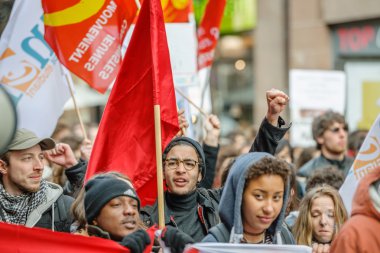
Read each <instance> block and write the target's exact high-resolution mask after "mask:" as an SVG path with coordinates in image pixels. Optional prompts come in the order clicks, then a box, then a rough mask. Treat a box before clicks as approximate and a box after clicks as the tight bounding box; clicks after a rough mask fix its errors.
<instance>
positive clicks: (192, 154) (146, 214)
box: [140, 90, 288, 241]
mask: <svg viewBox="0 0 380 253" xmlns="http://www.w3.org/2000/svg"><path fill="white" fill-rule="evenodd" d="M266 95H267V103H268V112H267V115H266V117H265V119H264V120H263V122H262V124H261V126H260V129H259V132H258V136H257V137H256V139H255V142H254V144H253V146H252V148H251V151H266V152H268V153H271V154H274V151H275V149H276V146H277V143H278V141H279V140H280V139H281V138H282V137H283V135H284V134H285V133H286V131H287V130H288V128H281V126H282V125H284V124H285V123H284V121H283V120H282V119H281V118H280V117H279V115H280V113H281V112H282V111H283V110H284V108H285V106H286V104H287V102H288V96H287V95H286V94H285V93H283V92H281V91H279V90H270V91H268V92H267V94H266ZM163 164H164V177H165V180H166V184H167V187H168V190H167V191H166V192H165V203H164V205H165V207H164V212H165V224H166V226H173V227H176V228H178V229H179V230H181V231H183V232H185V233H186V234H188V235H190V236H191V237H192V238H193V239H194V240H195V241H201V240H202V239H203V237H204V236H205V235H206V234H207V233H208V230H209V229H210V228H211V227H213V226H215V225H217V224H218V223H219V222H220V219H219V214H218V205H219V200H220V196H221V191H222V189H205V188H200V187H198V185H199V184H200V183H201V181H202V179H203V178H204V177H205V174H206V169H207V168H206V159H205V154H204V151H203V149H202V147H201V146H200V144H199V143H198V142H196V141H194V140H192V139H190V138H187V137H179V138H175V139H173V140H172V141H171V142H170V143H169V144H168V146H167V147H166V148H165V150H164V152H163ZM140 214H141V217H142V219H143V221H144V223H145V224H146V225H147V226H151V225H153V224H154V223H158V207H157V202H156V203H155V204H154V205H153V206H147V207H145V208H143V209H142V210H141V211H140Z"/></svg>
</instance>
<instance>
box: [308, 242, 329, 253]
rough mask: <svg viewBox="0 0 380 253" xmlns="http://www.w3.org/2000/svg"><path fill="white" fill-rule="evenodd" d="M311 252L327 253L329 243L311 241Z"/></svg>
mask: <svg viewBox="0 0 380 253" xmlns="http://www.w3.org/2000/svg"><path fill="white" fill-rule="evenodd" d="M312 248H313V253H329V252H330V244H321V243H313V245H312Z"/></svg>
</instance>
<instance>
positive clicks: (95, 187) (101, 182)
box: [84, 176, 140, 224]
mask: <svg viewBox="0 0 380 253" xmlns="http://www.w3.org/2000/svg"><path fill="white" fill-rule="evenodd" d="M119 196H127V197H130V198H133V199H135V200H137V203H138V210H139V211H140V199H139V198H138V196H137V194H136V191H135V190H134V189H133V188H132V187H131V186H130V185H129V184H128V183H127V182H125V181H123V180H122V179H117V178H114V177H109V176H108V177H105V176H98V177H95V178H93V179H91V180H89V181H88V182H87V184H86V186H85V195H84V210H85V212H86V219H87V223H88V224H91V223H92V221H93V220H94V219H95V218H96V217H97V216H98V215H99V213H100V211H101V210H102V208H103V206H105V205H106V204H107V203H108V201H110V200H111V199H113V198H116V197H119Z"/></svg>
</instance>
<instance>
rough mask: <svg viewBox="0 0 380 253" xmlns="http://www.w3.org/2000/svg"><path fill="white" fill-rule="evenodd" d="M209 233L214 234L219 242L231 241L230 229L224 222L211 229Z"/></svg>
mask: <svg viewBox="0 0 380 253" xmlns="http://www.w3.org/2000/svg"><path fill="white" fill-rule="evenodd" d="M209 234H212V235H213V236H214V237H215V238H216V240H217V241H218V242H229V241H230V231H228V230H227V228H226V226H225V225H224V224H223V223H219V224H218V225H216V226H214V227H212V228H211V229H210V230H209Z"/></svg>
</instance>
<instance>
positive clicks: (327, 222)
mask: <svg viewBox="0 0 380 253" xmlns="http://www.w3.org/2000/svg"><path fill="white" fill-rule="evenodd" d="M310 215H311V222H312V226H313V237H314V239H315V240H317V241H318V242H320V243H329V242H331V241H332V238H333V235H334V227H335V214H334V202H333V200H332V199H331V197H329V196H321V197H318V198H316V199H314V200H313V202H312V204H311V209H310Z"/></svg>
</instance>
